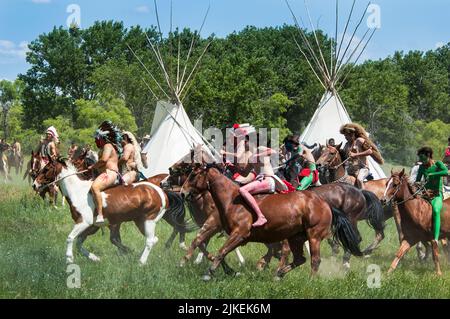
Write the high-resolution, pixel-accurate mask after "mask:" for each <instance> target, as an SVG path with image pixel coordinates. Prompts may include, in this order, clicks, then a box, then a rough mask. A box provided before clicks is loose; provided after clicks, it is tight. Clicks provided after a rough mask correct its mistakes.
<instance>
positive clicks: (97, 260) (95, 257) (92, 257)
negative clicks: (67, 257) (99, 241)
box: [89, 254, 100, 262]
mask: <svg viewBox="0 0 450 319" xmlns="http://www.w3.org/2000/svg"><path fill="white" fill-rule="evenodd" d="M89 260H90V261H93V262H99V261H100V258H98V257H97V256H95V255H93V254H90V255H89Z"/></svg>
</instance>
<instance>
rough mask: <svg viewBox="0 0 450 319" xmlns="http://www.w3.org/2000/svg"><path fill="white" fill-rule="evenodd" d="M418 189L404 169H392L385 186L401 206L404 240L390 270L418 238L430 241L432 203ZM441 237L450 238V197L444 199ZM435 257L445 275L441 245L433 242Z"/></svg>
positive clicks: (401, 224)
mask: <svg viewBox="0 0 450 319" xmlns="http://www.w3.org/2000/svg"><path fill="white" fill-rule="evenodd" d="M416 194H417V191H416V190H413V187H412V186H411V185H410V184H409V181H408V176H407V175H406V174H405V170H402V171H401V172H400V173H392V176H391V178H390V179H389V181H388V184H387V187H386V193H385V196H386V201H387V202H393V203H395V204H396V205H397V206H398V210H399V217H400V226H401V229H402V232H403V238H402V242H401V244H400V248H399V250H398V252H397V254H396V257H395V259H394V261H393V262H392V264H391V267H390V268H389V273H391V272H392V271H394V270H395V268H397V265H398V263H399V261H400V260H401V259H402V257H403V256H404V255H405V254H406V253H407V252H408V250H409V249H410V248H411V247H412V246H414V245H416V244H417V243H419V242H429V241H431V240H432V239H433V223H432V218H431V216H432V213H431V205H430V203H429V202H428V201H427V200H425V199H423V198H421V197H418V196H417V195H416ZM439 238H440V239H449V238H450V200H449V199H447V200H445V201H444V205H443V208H442V211H441V234H440V237H439ZM432 251H433V261H434V264H435V269H436V273H437V275H442V272H441V266H440V264H439V248H438V246H437V245H436V244H435V243H434V242H433V244H432Z"/></svg>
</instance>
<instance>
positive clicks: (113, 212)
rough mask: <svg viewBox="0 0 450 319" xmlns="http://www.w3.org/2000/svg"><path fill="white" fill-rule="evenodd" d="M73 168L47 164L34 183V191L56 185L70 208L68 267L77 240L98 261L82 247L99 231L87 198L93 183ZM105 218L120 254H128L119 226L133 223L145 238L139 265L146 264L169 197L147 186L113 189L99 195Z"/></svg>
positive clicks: (82, 250) (81, 249)
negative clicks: (72, 225)
mask: <svg viewBox="0 0 450 319" xmlns="http://www.w3.org/2000/svg"><path fill="white" fill-rule="evenodd" d="M77 174H78V172H77V170H76V169H75V167H74V166H73V165H72V164H71V163H69V162H66V161H64V160H61V159H58V160H56V161H52V162H50V163H49V164H47V165H46V166H45V167H44V168H43V169H42V170H41V172H40V173H39V174H38V176H37V177H36V179H35V181H34V184H33V185H34V186H35V188H38V189H40V188H41V187H43V186H45V185H49V184H51V183H57V184H58V185H59V186H60V189H61V192H62V194H63V195H64V196H65V198H66V199H67V201H68V203H69V205H70V211H71V214H72V219H73V220H74V222H75V227H74V228H73V230H72V232H71V233H70V234H69V236H68V238H67V252H66V261H67V263H73V261H74V257H73V242H74V241H75V240H76V239H77V238H78V242H77V246H78V249H79V251H80V252H81V253H82V254H83V255H84V256H86V257H88V258H89V259H90V260H92V261H99V258H98V257H97V256H96V255H94V254H92V253H90V252H88V251H87V250H86V249H85V248H84V247H83V242H84V241H85V239H86V237H87V236H89V235H92V234H94V233H95V232H97V231H98V229H99V228H98V227H96V226H94V219H95V216H94V211H95V207H94V202H93V200H92V195H91V194H90V188H91V185H92V181H83V180H81V179H80V178H79V177H78V176H77ZM102 197H103V207H104V216H105V218H106V219H107V220H108V221H109V228H110V230H111V237H110V239H111V242H112V243H113V244H114V245H115V246H117V247H118V248H119V250H121V251H124V252H126V251H128V249H127V248H126V247H125V246H123V245H122V242H121V240H120V225H121V224H122V223H123V222H128V221H133V222H134V223H135V224H136V226H137V227H138V229H139V230H140V232H141V233H142V234H143V235H144V236H145V239H146V240H145V247H144V251H143V253H142V255H141V258H140V262H141V264H145V263H146V262H147V259H148V256H149V254H150V251H151V249H152V247H153V246H154V245H155V244H156V243H157V241H158V238H157V237H156V235H155V228H156V224H157V222H158V221H159V220H160V219H161V218H162V217H163V216H164V214H165V212H166V210H167V208H168V207H169V206H170V202H171V197H170V196H169V194H167V193H164V192H163V190H161V189H160V188H159V187H158V186H156V185H153V184H151V183H148V182H142V183H135V184H132V185H130V186H116V187H113V188H110V189H108V190H106V191H104V192H102Z"/></svg>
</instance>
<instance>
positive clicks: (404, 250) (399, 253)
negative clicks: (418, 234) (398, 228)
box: [388, 240, 411, 274]
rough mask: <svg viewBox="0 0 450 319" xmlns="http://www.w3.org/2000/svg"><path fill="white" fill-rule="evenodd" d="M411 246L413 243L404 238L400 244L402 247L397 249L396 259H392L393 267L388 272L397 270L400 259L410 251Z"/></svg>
mask: <svg viewBox="0 0 450 319" xmlns="http://www.w3.org/2000/svg"><path fill="white" fill-rule="evenodd" d="M410 248H411V244H410V243H408V242H407V241H406V240H403V241H402V244H401V245H400V248H399V249H398V251H397V254H396V256H395V259H394V261H392V264H391V267H390V268H389V270H388V274H390V273H392V272H393V271H394V270H395V268H397V266H398V263H399V262H400V259H402V258H403V256H404V255H405V254H406V253H407V252H408V250H409V249H410Z"/></svg>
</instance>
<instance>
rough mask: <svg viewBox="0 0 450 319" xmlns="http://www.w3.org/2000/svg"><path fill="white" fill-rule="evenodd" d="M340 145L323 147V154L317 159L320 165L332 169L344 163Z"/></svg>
mask: <svg viewBox="0 0 450 319" xmlns="http://www.w3.org/2000/svg"><path fill="white" fill-rule="evenodd" d="M339 149H340V145H337V146H331V145H328V146H325V147H323V149H322V152H321V153H322V154H321V155H320V157H319V159H318V160H317V162H316V164H317V166H318V167H324V168H326V169H330V168H331V169H332V168H334V167H336V166H337V165H339V164H341V163H342V158H341V154H340V152H339Z"/></svg>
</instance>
